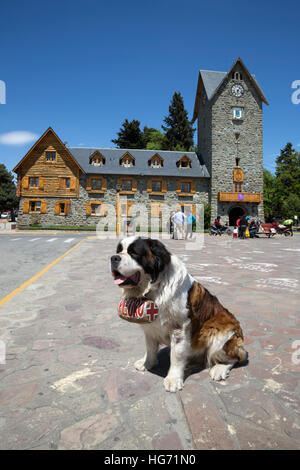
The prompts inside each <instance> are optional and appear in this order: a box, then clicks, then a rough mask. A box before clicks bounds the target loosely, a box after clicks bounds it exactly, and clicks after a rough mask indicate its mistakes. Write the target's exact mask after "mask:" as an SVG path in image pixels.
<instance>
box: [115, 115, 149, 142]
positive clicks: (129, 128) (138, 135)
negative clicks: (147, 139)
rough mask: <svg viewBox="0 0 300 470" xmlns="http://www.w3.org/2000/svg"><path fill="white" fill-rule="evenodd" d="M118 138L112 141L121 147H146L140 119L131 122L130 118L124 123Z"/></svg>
mask: <svg viewBox="0 0 300 470" xmlns="http://www.w3.org/2000/svg"><path fill="white" fill-rule="evenodd" d="M117 135H118V138H117V139H113V140H112V142H113V143H114V144H116V145H117V147H118V148H120V149H142V148H144V142H143V133H142V131H141V129H140V121H137V120H136V119H133V120H132V121H131V122H130V121H128V119H125V121H124V122H123V124H122V127H121V129H120V131H119V132H117Z"/></svg>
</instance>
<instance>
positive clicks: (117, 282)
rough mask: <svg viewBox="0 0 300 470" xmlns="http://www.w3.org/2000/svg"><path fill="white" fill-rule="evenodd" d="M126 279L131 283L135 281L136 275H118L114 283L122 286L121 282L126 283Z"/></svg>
mask: <svg viewBox="0 0 300 470" xmlns="http://www.w3.org/2000/svg"><path fill="white" fill-rule="evenodd" d="M127 279H132V281H133V282H136V281H137V274H133V275H132V276H129V277H125V276H123V275H122V274H119V275H118V277H117V278H116V279H114V283H115V284H117V286H118V285H120V284H123V282H125V281H127Z"/></svg>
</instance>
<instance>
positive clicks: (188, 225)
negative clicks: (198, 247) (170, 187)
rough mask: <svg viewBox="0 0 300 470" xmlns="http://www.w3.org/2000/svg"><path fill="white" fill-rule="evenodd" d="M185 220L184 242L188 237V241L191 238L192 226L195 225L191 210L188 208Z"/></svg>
mask: <svg viewBox="0 0 300 470" xmlns="http://www.w3.org/2000/svg"><path fill="white" fill-rule="evenodd" d="M186 216H187V219H186V233H185V238H186V240H187V239H188V237H189V236H190V240H191V239H192V237H193V226H194V224H195V223H196V217H195V216H194V214H193V213H192V212H191V210H190V209H189V208H188V210H187V214H186Z"/></svg>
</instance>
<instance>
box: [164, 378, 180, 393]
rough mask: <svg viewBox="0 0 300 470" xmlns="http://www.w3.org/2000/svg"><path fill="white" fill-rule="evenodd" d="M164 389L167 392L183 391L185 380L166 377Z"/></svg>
mask: <svg viewBox="0 0 300 470" xmlns="http://www.w3.org/2000/svg"><path fill="white" fill-rule="evenodd" d="M164 387H165V390H166V391H167V392H178V391H179V390H182V389H183V379H182V378H181V377H168V376H167V377H166V378H165V379H164Z"/></svg>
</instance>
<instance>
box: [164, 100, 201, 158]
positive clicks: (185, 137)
mask: <svg viewBox="0 0 300 470" xmlns="http://www.w3.org/2000/svg"><path fill="white" fill-rule="evenodd" d="M164 123H165V124H166V125H165V126H162V128H163V130H164V131H165V142H166V148H167V150H180V151H181V150H182V151H189V150H190V149H191V148H192V147H193V146H194V140H193V135H194V132H195V130H196V129H193V127H192V125H191V122H190V121H189V120H188V113H187V111H186V110H185V108H184V103H183V98H182V96H181V94H180V92H178V93H177V92H175V93H174V95H173V98H172V101H171V105H170V106H169V115H168V116H166V117H165V119H164Z"/></svg>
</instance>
